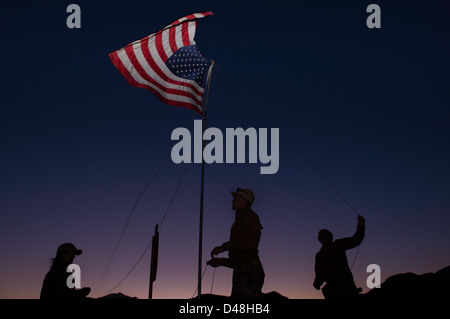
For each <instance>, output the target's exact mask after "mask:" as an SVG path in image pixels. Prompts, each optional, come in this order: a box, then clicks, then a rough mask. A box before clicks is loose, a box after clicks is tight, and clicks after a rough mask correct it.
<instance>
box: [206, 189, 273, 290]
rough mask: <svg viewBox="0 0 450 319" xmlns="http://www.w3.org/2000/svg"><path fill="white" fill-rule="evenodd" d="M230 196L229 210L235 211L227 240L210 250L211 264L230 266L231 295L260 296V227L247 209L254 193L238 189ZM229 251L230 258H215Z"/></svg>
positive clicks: (261, 280)
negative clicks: (231, 277) (230, 204)
mask: <svg viewBox="0 0 450 319" xmlns="http://www.w3.org/2000/svg"><path fill="white" fill-rule="evenodd" d="M231 194H232V195H233V203H232V209H233V210H234V211H235V212H236V217H235V221H234V223H233V226H232V227H231V231H230V240H229V241H227V242H225V243H223V244H222V245H221V246H217V247H215V248H214V249H213V250H212V251H211V257H212V259H211V260H209V261H208V262H207V264H208V265H210V266H212V267H218V266H225V267H229V268H232V269H233V287H232V291H231V298H234V299H257V298H261V297H262V291H261V289H262V286H263V284H264V277H265V274H264V269H263V267H262V264H261V261H260V260H259V255H258V246H259V240H260V238H261V230H262V229H263V227H262V226H261V223H260V220H259V217H258V215H257V214H256V213H255V212H254V211H253V210H252V209H251V208H250V206H251V205H252V204H253V202H254V200H255V195H254V194H253V192H252V191H251V190H250V189H240V188H238V189H237V190H236V191H235V192H231ZM225 251H228V257H229V258H215V257H214V256H215V255H218V254H220V253H223V252H225Z"/></svg>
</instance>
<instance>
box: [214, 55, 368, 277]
mask: <svg viewBox="0 0 450 319" xmlns="http://www.w3.org/2000/svg"><path fill="white" fill-rule="evenodd" d="M214 66H215V67H216V69H217V70H219V71H220V73H222V75H223V76H224V77H225V78H226V79H227V80H228V81H229V82H230V83H231V85H232V86H234V87H235V88H236V89H237V90H238V91H239V92H240V93H241V94H242V96H244V97H245V98H246V99H247V101H248V102H249V104H250V105H252V106H253V107H255V108H256V110H257V111H259V112H260V113H261V114H262V115H263V116H264V117H265V118H266V119H267V120H268V121H269V122H270V123H273V121H272V119H271V118H270V116H268V115H267V114H266V113H265V112H263V111H262V110H261V109H260V108H258V107H257V105H258V104H257V103H255V102H254V101H253V100H252V99H251V98H250V97H249V96H248V95H247V94H246V93H245V92H244V91H243V90H242V89H241V88H240V87H239V86H238V85H237V84H236V83H235V82H234V81H233V80H232V79H231V78H230V77H229V76H228V75H227V74H226V73H225V72H224V71H222V69H221V68H220V67H219V66H218V65H217V64H214ZM280 136H281V138H283V139H284V140H285V141H286V142H287V143H288V144H289V145H290V146H291V147H292V148H293V149H294V150H295V151H296V152H297V153H298V154H299V155H300V156H301V157H302V158H303V160H304V161H305V162H306V163H307V164H308V165H309V166H310V167H311V168H312V169H313V170H314V171H315V172H316V173H317V174H318V175H319V176H320V178H321V179H322V180H323V181H324V182H325V183H326V184H327V185H328V186H329V187H330V188H331V189H332V190H333V191H334V192H335V193H336V194H337V195H338V196H339V197H340V198H341V199H342V200H343V201H344V203H345V204H346V205H347V206H348V207H349V208H350V209H351V210H352V211H353V212H354V213H355V214H356V215H359V213H358V211H357V210H356V209H355V208H354V207H353V206H352V205H351V204H350V202H349V201H348V200H347V199H346V198H345V197H344V195H342V193H341V192H339V191H338V190H337V188H336V187H335V186H334V185H333V184H332V183H331V182H330V181H329V180H328V178H326V177H325V175H323V174H322V172H321V171H320V170H319V169H318V168H317V166H315V165H314V164H313V163H312V162H311V161H310V160H309V159H308V157H307V156H306V155H305V154H304V153H303V152H302V151H301V150H300V149H299V148H298V147H297V146H296V145H294V144H293V143H292V142H291V141H290V140H289V139H288V138H287V137H286V136H285V135H284V134H283V133H282V132H280ZM360 246H361V245H359V246H358V249H357V251H356V255H355V258H354V259H353V263H352V266H351V267H350V269H352V268H353V265H354V264H355V261H356V257H357V256H358V253H359V248H360Z"/></svg>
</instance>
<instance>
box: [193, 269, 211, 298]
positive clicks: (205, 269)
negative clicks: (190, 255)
mask: <svg viewBox="0 0 450 319" xmlns="http://www.w3.org/2000/svg"><path fill="white" fill-rule="evenodd" d="M206 269H208V265H206V267H205V270H203V274H202V277H201V278H200V280H202V279H203V276H204V275H205V272H206ZM197 290H198V286H197V287H196V288H195V291H194V293H193V294H192V297H191V298H194V297H195V294H196V293H197Z"/></svg>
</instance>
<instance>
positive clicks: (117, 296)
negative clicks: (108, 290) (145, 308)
mask: <svg viewBox="0 0 450 319" xmlns="http://www.w3.org/2000/svg"><path fill="white" fill-rule="evenodd" d="M97 299H108V300H110V299H138V298H136V297H130V296H126V295H124V294H123V293H121V292H118V293H114V294H109V295H106V296H103V297H100V298H97Z"/></svg>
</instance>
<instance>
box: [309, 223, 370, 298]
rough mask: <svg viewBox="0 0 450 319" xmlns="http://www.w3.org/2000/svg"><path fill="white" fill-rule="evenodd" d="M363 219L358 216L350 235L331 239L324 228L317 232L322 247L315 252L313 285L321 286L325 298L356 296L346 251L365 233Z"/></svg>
mask: <svg viewBox="0 0 450 319" xmlns="http://www.w3.org/2000/svg"><path fill="white" fill-rule="evenodd" d="M364 223H365V220H364V218H363V217H362V216H358V226H357V229H356V232H355V234H354V235H353V236H352V237H348V238H342V239H337V240H335V241H333V235H332V234H331V232H329V231H328V230H326V229H322V230H321V231H320V232H319V237H318V238H319V241H320V242H321V243H322V248H321V249H320V251H319V252H318V253H317V254H316V263H315V273H316V278H315V280H314V283H313V285H314V287H315V288H316V289H320V286H321V285H322V284H323V283H324V282H325V283H326V285H325V286H324V287H323V288H322V292H323V294H324V296H325V299H349V298H357V297H358V290H357V288H356V286H355V283H354V281H353V274H352V272H351V270H350V267H349V266H348V261H347V255H346V251H347V250H348V249H352V248H355V247H356V246H358V245H359V244H361V242H362V240H363V239H364V235H365V225H364Z"/></svg>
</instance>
